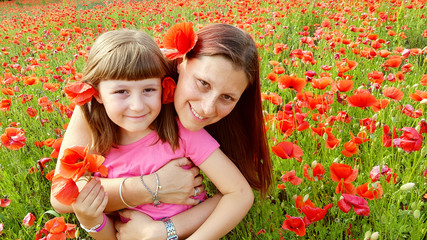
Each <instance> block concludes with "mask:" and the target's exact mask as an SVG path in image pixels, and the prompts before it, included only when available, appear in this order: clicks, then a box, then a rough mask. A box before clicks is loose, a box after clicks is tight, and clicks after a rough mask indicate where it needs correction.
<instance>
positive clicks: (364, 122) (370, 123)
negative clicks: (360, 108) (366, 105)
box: [358, 118, 377, 144]
mask: <svg viewBox="0 0 427 240" xmlns="http://www.w3.org/2000/svg"><path fill="white" fill-rule="evenodd" d="M376 123H377V121H375V120H373V119H372V118H364V119H361V120H360V126H362V127H365V128H366V129H367V130H368V132H369V133H374V132H375V130H376V129H377V124H376ZM365 135H366V134H365ZM358 144H360V143H358Z"/></svg>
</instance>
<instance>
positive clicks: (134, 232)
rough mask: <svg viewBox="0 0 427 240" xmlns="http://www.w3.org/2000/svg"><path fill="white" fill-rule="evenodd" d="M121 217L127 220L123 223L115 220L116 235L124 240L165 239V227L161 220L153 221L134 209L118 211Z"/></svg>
mask: <svg viewBox="0 0 427 240" xmlns="http://www.w3.org/2000/svg"><path fill="white" fill-rule="evenodd" d="M119 214H120V216H121V218H124V219H127V220H129V221H128V222H126V223H123V222H121V221H120V219H119V220H117V221H116V222H115V227H116V230H117V235H118V236H119V238H120V239H126V240H133V239H135V240H141V239H144V240H157V239H159V240H164V239H166V237H167V235H166V227H165V224H164V223H163V222H162V221H154V220H153V219H151V217H149V216H148V215H146V214H144V213H141V212H138V211H136V210H123V211H120V212H119Z"/></svg>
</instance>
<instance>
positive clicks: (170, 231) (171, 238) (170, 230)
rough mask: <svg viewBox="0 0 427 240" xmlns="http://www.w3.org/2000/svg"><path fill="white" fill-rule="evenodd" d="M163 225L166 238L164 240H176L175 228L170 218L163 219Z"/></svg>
mask: <svg viewBox="0 0 427 240" xmlns="http://www.w3.org/2000/svg"><path fill="white" fill-rule="evenodd" d="M162 221H163V223H164V224H165V226H166V232H167V235H168V237H167V238H166V239H167V240H178V235H177V234H176V232H175V226H174V225H173V222H172V220H171V219H170V218H167V217H166V218H163V219H162Z"/></svg>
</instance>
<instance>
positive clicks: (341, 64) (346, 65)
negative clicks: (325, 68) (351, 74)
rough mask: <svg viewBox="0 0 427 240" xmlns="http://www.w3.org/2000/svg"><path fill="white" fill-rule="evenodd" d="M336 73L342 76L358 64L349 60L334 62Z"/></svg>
mask: <svg viewBox="0 0 427 240" xmlns="http://www.w3.org/2000/svg"><path fill="white" fill-rule="evenodd" d="M335 65H336V66H337V69H338V72H339V73H340V74H341V75H342V74H343V73H345V72H348V71H350V70H353V69H355V68H356V67H357V65H358V63H357V62H356V61H352V60H349V59H344V60H343V61H337V62H335Z"/></svg>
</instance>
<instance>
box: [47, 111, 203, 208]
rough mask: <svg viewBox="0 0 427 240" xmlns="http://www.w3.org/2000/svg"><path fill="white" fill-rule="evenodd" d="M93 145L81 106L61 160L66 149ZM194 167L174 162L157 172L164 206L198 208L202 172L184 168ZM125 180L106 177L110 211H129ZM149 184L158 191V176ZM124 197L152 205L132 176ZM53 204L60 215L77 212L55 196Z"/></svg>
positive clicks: (80, 184)
mask: <svg viewBox="0 0 427 240" xmlns="http://www.w3.org/2000/svg"><path fill="white" fill-rule="evenodd" d="M90 144H91V136H90V128H89V126H88V124H87V121H86V119H85V117H84V115H83V113H82V111H81V109H80V108H79V107H76V108H75V109H74V113H73V116H72V117H71V120H70V123H69V125H68V128H67V132H66V133H65V135H64V140H63V141H62V145H61V150H60V152H59V156H58V159H61V157H62V155H63V153H64V150H65V149H66V148H70V147H72V146H76V145H80V146H86V145H90ZM188 164H190V161H189V160H188V159H186V158H181V159H177V160H173V161H171V162H169V163H168V164H166V165H165V166H163V167H162V168H161V169H159V170H158V171H157V173H158V176H159V179H160V184H161V186H162V189H161V190H160V191H159V195H158V196H159V199H160V201H161V202H164V203H175V204H187V205H195V204H198V201H197V200H195V199H192V198H190V197H191V196H192V195H193V194H194V187H196V186H199V188H203V187H202V186H200V185H201V184H202V180H203V179H202V177H201V176H200V175H199V173H200V172H199V169H198V168H197V167H193V168H191V169H189V170H185V169H183V168H182V166H185V165H188ZM60 165H61V162H60V161H57V163H56V173H57V172H58V169H59V167H60ZM122 181H123V178H121V179H120V178H117V179H107V178H102V179H101V184H102V185H103V186H104V189H105V191H106V192H107V193H108V196H109V201H108V205H107V208H106V211H115V210H118V209H123V208H126V205H125V204H123V202H122V201H121V199H120V196H119V187H120V183H121V182H122ZM144 181H145V182H146V184H147V185H148V186H149V187H151V189H154V187H155V184H156V181H155V178H154V175H153V174H151V175H147V176H144ZM85 184H86V181H77V186H78V187H79V189H82V188H83V187H84V185H85ZM122 196H123V198H124V199H125V201H126V203H127V204H129V205H132V206H133V205H140V204H146V203H152V202H153V199H152V196H151V194H150V193H149V192H148V191H147V190H146V189H145V187H144V186H143V185H142V183H141V182H140V179H139V177H132V178H129V179H128V180H126V182H125V184H123V188H122ZM50 201H51V204H52V206H53V208H54V209H55V211H57V212H58V213H69V212H73V209H72V207H71V206H67V205H63V204H61V203H60V202H58V201H57V200H56V199H55V198H54V197H53V196H52V194H51V199H50Z"/></svg>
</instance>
